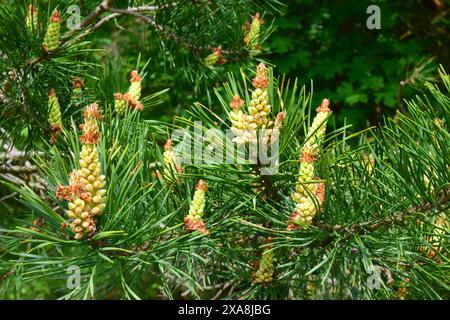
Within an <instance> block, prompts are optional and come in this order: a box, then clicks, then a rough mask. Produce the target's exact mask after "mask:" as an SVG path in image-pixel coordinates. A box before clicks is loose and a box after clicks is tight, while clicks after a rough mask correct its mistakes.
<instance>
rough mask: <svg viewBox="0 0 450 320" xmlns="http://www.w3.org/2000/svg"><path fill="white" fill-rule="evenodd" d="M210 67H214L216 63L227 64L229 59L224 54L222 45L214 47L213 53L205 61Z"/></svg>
mask: <svg viewBox="0 0 450 320" xmlns="http://www.w3.org/2000/svg"><path fill="white" fill-rule="evenodd" d="M203 62H204V63H205V64H206V65H207V66H208V67H212V66H214V65H216V64H225V63H226V62H227V61H226V60H225V59H224V57H223V56H222V46H219V47H217V48H214V49H213V50H212V53H211V54H209V55H208V56H207V57H206V58H205V60H204V61H203Z"/></svg>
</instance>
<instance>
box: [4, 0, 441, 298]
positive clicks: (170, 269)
mask: <svg viewBox="0 0 450 320" xmlns="http://www.w3.org/2000/svg"><path fill="white" fill-rule="evenodd" d="M86 3H88V4H90V2H88V1H86ZM218 3H219V4H218V6H219V8H216V9H223V7H224V6H225V4H226V3H228V2H227V1H224V2H221V1H218ZM231 3H232V4H236V5H238V4H239V5H242V3H241V1H236V2H234V1H231ZM92 4H93V5H92V8H94V11H93V15H91V16H89V17H91V18H87V19H88V20H90V21H86V20H84V22H82V23H81V28H79V29H77V30H64V27H63V26H64V24H63V23H61V25H60V27H61V29H62V30H61V31H62V34H61V38H59V41H58V42H55V41H54V39H51V40H52V41H50V40H49V37H48V36H47V37H46V36H45V33H48V31H45V33H44V30H48V29H49V28H50V26H46V27H44V26H41V23H42V22H44V21H40V18H41V14H42V12H46V11H47V12H53V8H46V9H47V10H44V9H43V7H39V11H38V12H39V16H38V18H39V19H38V23H37V29H38V30H37V32H34V30H33V32H31V31H26V32H17V33H16V34H14V35H12V34H11V32H12V31H14V30H16V31H19V30H30V29H29V28H28V27H27V26H28V25H29V24H30V23H29V21H30V20H29V19H28V20H27V15H28V14H29V13H28V12H29V11H28V5H29V4H28V3H26V2H25V1H23V3H22V2H13V1H10V2H8V1H6V4H5V5H4V6H3V5H2V6H1V7H0V19H2V18H4V19H5V21H6V22H7V23H10V28H9V29H8V30H6V29H5V28H0V32H1V34H0V35H1V36H0V44H1V45H2V46H1V50H2V51H1V54H2V58H3V59H2V62H1V64H0V74H2V78H3V80H4V86H3V88H5V83H9V85H8V86H6V89H8V90H5V89H3V90H2V97H1V99H2V102H1V104H2V107H3V110H5V112H4V113H5V116H3V117H2V118H1V121H0V129H1V134H2V139H3V141H5V142H7V143H8V146H9V148H10V150H4V152H3V150H2V156H3V153H5V155H6V154H7V155H9V156H15V158H14V159H13V158H10V159H9V160H7V161H5V162H4V164H3V163H1V164H0V165H1V166H0V179H1V180H0V183H1V184H0V185H1V189H0V190H2V191H3V190H8V191H9V194H12V195H11V198H14V200H15V201H18V202H19V203H20V205H18V203H15V205H16V206H17V208H19V211H20V212H16V214H17V215H16V216H7V217H2V219H1V220H0V223H2V225H1V226H0V297H5V298H20V297H21V289H22V288H24V286H27V285H33V284H34V283H38V282H42V283H45V285H46V286H48V287H49V288H51V289H52V291H53V292H57V293H58V298H63V299H100V298H126V299H140V298H143V297H144V298H145V297H147V296H146V294H147V292H148V290H149V288H151V287H156V288H157V291H158V293H160V295H161V297H163V298H168V299H173V298H178V297H179V294H180V292H183V295H184V296H188V297H190V298H213V297H214V298H223V299H230V298H242V299H328V298H331V299H448V298H449V292H450V291H449V285H448V284H449V280H450V279H449V276H448V268H449V260H448V255H449V246H448V236H449V226H450V224H449V220H448V217H449V214H450V211H449V210H450V209H449V203H450V202H449V201H450V189H449V183H448V182H449V181H450V170H449V169H450V155H449V153H448V150H450V131H449V127H448V125H449V121H450V76H449V75H447V74H446V73H445V71H444V69H443V68H440V69H439V74H440V77H441V79H442V85H441V86H440V87H439V86H438V85H434V84H430V83H427V84H426V86H425V88H426V89H427V93H426V94H425V95H423V96H420V97H419V96H418V97H417V98H416V99H415V100H413V101H409V102H408V103H407V110H406V111H405V112H404V113H399V114H398V115H397V116H396V117H395V118H393V119H386V120H385V122H384V123H383V124H382V125H380V127H379V128H376V129H371V130H366V131H364V132H356V133H355V132H351V131H349V128H348V127H344V128H338V127H335V126H334V125H333V114H332V111H333V101H330V100H328V99H327V97H321V98H322V99H323V100H322V103H321V105H319V106H313V105H312V103H311V99H312V93H311V90H309V89H308V88H307V87H306V86H300V85H299V82H298V81H297V80H293V81H289V80H286V79H285V78H284V77H282V76H278V72H277V69H276V68H275V69H273V68H272V67H268V66H267V65H266V64H264V63H259V64H258V65H257V66H256V65H254V66H253V67H252V68H250V67H248V66H250V65H252V64H251V63H250V64H248V65H247V66H245V67H243V68H241V69H240V70H239V72H235V73H230V74H229V78H228V80H227V81H226V82H225V83H223V85H222V86H221V87H220V88H215V89H214V90H213V91H214V93H215V95H216V98H217V99H216V100H215V101H218V102H217V104H216V105H214V106H213V105H211V106H205V105H202V104H201V103H196V104H194V105H193V106H192V107H190V108H189V109H187V110H185V111H184V112H182V113H181V114H180V116H178V117H176V118H175V119H174V121H173V122H171V123H167V122H162V121H156V120H150V119H146V118H145V117H144V114H143V111H145V110H146V109H147V108H151V107H154V106H156V105H157V104H158V99H159V97H160V96H161V95H162V94H163V93H165V91H161V92H157V93H149V92H145V90H143V88H144V86H145V83H146V81H151V79H148V78H147V77H146V76H147V73H146V68H145V67H142V65H140V64H138V65H137V66H132V67H129V68H125V67H121V68H114V67H113V66H105V67H103V68H100V67H96V66H93V65H92V64H91V63H90V62H89V61H87V60H79V57H80V56H83V55H85V54H88V53H93V52H94V51H91V49H88V48H87V47H86V45H87V43H84V42H82V41H81V38H83V37H84V36H86V35H84V32H87V31H88V30H90V31H92V32H93V31H95V30H98V29H100V28H101V26H102V25H104V24H105V23H107V22H108V21H109V20H111V19H115V18H118V17H119V16H120V17H122V16H124V15H126V16H132V17H134V18H138V19H139V20H143V21H148V23H149V24H151V25H152V26H153V27H155V28H156V29H157V30H159V31H160V32H161V34H162V35H164V34H166V36H168V37H169V38H170V39H171V41H174V40H175V43H178V44H179V43H180V42H181V43H183V44H185V45H186V46H187V47H188V48H189V47H190V45H189V44H190V43H191V41H194V40H200V39H198V38H197V37H200V36H195V35H192V37H191V38H186V39H184V38H183V39H181V38H179V37H180V36H179V35H174V34H172V33H171V32H170V31H164V30H165V29H163V30H160V28H159V27H157V26H158V25H159V23H162V22H165V23H167V25H170V24H169V22H170V21H169V20H164V19H165V18H166V19H167V17H164V13H162V15H163V16H162V17H161V21H160V20H158V19H159V18H155V19H156V20H153V19H152V18H151V17H152V16H151V15H149V16H146V15H144V14H141V12H146V11H151V10H152V9H151V8H141V9H139V10H137V9H136V10H132V9H129V8H126V9H125V8H116V7H114V6H113V1H108V0H105V1H103V2H102V4H103V5H104V6H98V3H95V5H94V3H92ZM159 5H160V8H159V9H160V10H162V11H163V12H164V11H165V10H166V9H169V7H170V6H169V2H167V3H165V4H164V3H161V4H159ZM163 6H164V7H163ZM105 8H106V9H105ZM130 8H134V7H130ZM153 9H154V8H153ZM195 9H198V8H197V7H196V6H194V5H193V6H192V7H191V6H189V5H186V7H184V6H182V10H181V8H180V10H181V11H180V12H179V13H180V16H176V15H175V16H176V19H175V20H177V21H178V19H180V20H181V21H182V18H183V16H182V13H184V14H186V15H188V14H190V13H191V12H192V11H194V10H195ZM210 9H211V8H207V9H204V10H207V11H208V10H210ZM248 9H249V10H250V9H252V10H255V8H248ZM58 10H59V11H60V12H64V10H62V8H59V7H58ZM97 10H99V11H100V12H97ZM102 10H103V11H102ZM174 10H178V9H174ZM236 11H237V10H236ZM219 12H221V11H220V10H219ZM175 13H176V12H175ZM111 15H113V16H112V17H111ZM51 17H54V14H53V15H52V16H51ZM184 17H185V16H184ZM60 18H61V19H64V16H63V15H61V16H60ZM122 18H123V17H122ZM243 18H244V19H243V21H245V19H248V17H243ZM259 18H260V17H259V15H258V16H254V17H253V22H254V21H255V19H259ZM108 19H109V20H108ZM149 19H150V20H149ZM53 20H55V19H53ZM27 21H28V22H27ZM151 21H153V23H152V22H151ZM243 21H239V23H240V25H241V26H242V24H243V23H242V22H243ZM175 22H176V21H175ZM257 22H258V23H259V26H260V23H261V21H259V20H258V21H257ZM53 23H56V21H53ZM33 24H34V22H33ZM252 25H253V23H252ZM203 27H205V28H207V27H215V28H217V29H218V30H219V31H220V30H223V28H224V26H218V25H215V26H210V25H208V26H203ZM52 28H55V27H54V26H53V27H52ZM255 28H256V27H255ZM33 29H34V27H33ZM92 29H94V30H92ZM180 29H182V28H180ZM240 29H242V28H240ZM169 30H170V29H169ZM180 32H183V30H181V31H180ZM250 32H251V33H250V34H248V37H250V36H251V37H252V39H254V37H256V35H257V34H258V33H257V29H255V30H254V31H253V32H252V31H250ZM259 32H260V31H259ZM167 33H169V34H167ZM55 34H56V33H55ZM241 36H242V35H241ZM45 38H47V40H45ZM12 39H14V40H15V42H14V46H15V47H16V48H19V49H23V48H24V47H26V46H30V48H31V50H30V52H28V51H24V50H21V51H20V54H19V55H17V53H18V51H17V49H15V48H14V47H13V46H11V44H7V42H8V41H11V40H12ZM44 40H45V41H44ZM188 40H189V41H188ZM203 40H205V39H203ZM229 40H230V43H231V40H232V39H229ZM184 41H185V42H186V43H184ZM239 41H240V42H241V45H242V43H244V42H243V37H241V38H240V40H239ZM43 42H45V43H46V44H45V46H44V47H45V48H47V49H48V50H44V52H43V50H42V48H43ZM221 42H222V51H220V53H221V54H226V51H225V50H228V49H225V43H227V41H221ZM11 43H13V42H11ZM251 43H252V44H253V40H252V42H251ZM50 44H51V45H50ZM244 44H245V43H244ZM249 44H250V39H248V41H247V45H249ZM211 45H212V44H211ZM214 45H215V47H214V48H217V45H216V44H214ZM190 48H191V49H192V47H190ZM210 49H211V47H210V48H208V50H205V51H204V52H203V53H204V54H205V55H206V57H207V54H211V53H210ZM191 54H196V53H191ZM213 54H215V53H213ZM216 58H217V55H216V57H212V58H211V59H210V60H208V61H209V62H208V64H209V66H208V67H207V68H206V69H205V70H209V71H211V72H213V71H217V68H218V65H217V61H215V63H211V61H213V60H214V59H216ZM250 59H251V58H250ZM227 60H228V59H227ZM230 60H232V59H230ZM230 60H229V61H230ZM190 63H193V62H190ZM197 63H198V64H197V66H198V68H201V67H204V65H205V64H206V61H205V60H204V57H203V56H201V58H198V59H197ZM188 69H189V68H188V67H187V68H186V70H188ZM195 75H196V76H198V77H199V78H202V75H201V73H196V74H195ZM75 77H79V78H80V79H81V78H83V82H84V83H83V85H81V81H80V79H78V80H76V81H74V78H75ZM119 79H126V81H125V80H124V81H120V80H119ZM192 86H193V87H194V85H192ZM51 88H55V90H54V91H51ZM75 89H82V90H77V91H76V92H74V91H75ZM49 92H50V95H49ZM205 94H206V93H205ZM24 111H28V112H29V114H28V113H27V112H24ZM33 118H36V119H33ZM19 120H20V121H21V122H23V121H25V122H24V123H26V126H25V128H26V129H27V130H23V129H22V127H21V126H18V125H17V124H18V123H19ZM54 125H58V126H59V130H58V132H57V133H58V140H57V141H49V139H48V138H49V133H50V134H53V133H54V132H52V131H51V130H50V129H51V126H54ZM227 129H230V132H231V133H232V135H229V132H227V131H226V130H227ZM180 133H182V134H180ZM192 139H193V140H192ZM27 141H28V142H29V145H28V146H27ZM191 143H195V147H194V148H191V149H189V148H188V147H190V146H191V145H192V144H191ZM230 145H232V146H233V150H230V149H228V147H229V146H230ZM19 147H20V148H22V147H23V148H24V149H27V147H28V150H27V151H28V153H24V152H21V151H19V149H18V148H19ZM234 147H236V148H234ZM196 148H199V149H196ZM11 150H12V151H11ZM199 150H200V151H199ZM220 150H222V151H223V152H224V153H222V154H221V153H220V152H219V151H220ZM13 151H14V152H13ZM189 151H190V152H189ZM263 151H265V152H264V153H263ZM11 152H12V153H11ZM217 155H219V156H217ZM199 156H201V157H202V159H199ZM199 160H200V161H199ZM230 160H231V161H230ZM18 162H20V165H19V164H17V163H18ZM11 192H12V193H11ZM2 205H3V204H2ZM5 207H6V205H5ZM74 266H75V267H76V268H79V270H80V272H81V279H80V283H79V286H75V287H69V286H67V283H68V282H67V275H68V271H70V270H71V268H72V267H74ZM33 290H36V291H39V290H38V288H33Z"/></svg>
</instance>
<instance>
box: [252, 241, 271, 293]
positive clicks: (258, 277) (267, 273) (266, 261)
mask: <svg viewBox="0 0 450 320" xmlns="http://www.w3.org/2000/svg"><path fill="white" fill-rule="evenodd" d="M271 249H272V248H271V247H268V248H267V249H265V250H264V252H263V254H262V258H261V261H260V262H259V267H258V270H257V271H256V272H255V273H254V274H253V281H254V282H255V283H261V284H264V285H266V286H267V285H268V284H269V283H271V282H272V280H273V250H271Z"/></svg>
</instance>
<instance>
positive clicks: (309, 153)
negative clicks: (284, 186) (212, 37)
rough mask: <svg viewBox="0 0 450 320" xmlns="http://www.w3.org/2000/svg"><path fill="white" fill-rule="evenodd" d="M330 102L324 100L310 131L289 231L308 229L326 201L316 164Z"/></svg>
mask: <svg viewBox="0 0 450 320" xmlns="http://www.w3.org/2000/svg"><path fill="white" fill-rule="evenodd" d="M328 107H329V100H328V99H324V100H323V102H322V104H321V106H320V107H319V108H317V115H316V117H315V118H314V120H313V123H312V125H311V127H310V128H309V131H308V137H309V139H308V140H307V142H306V144H305V146H304V148H303V150H302V154H301V157H300V171H299V176H298V181H297V184H296V187H295V192H294V194H293V195H292V199H293V200H294V202H295V209H294V212H293V213H292V214H291V216H290V217H289V220H288V230H295V229H298V228H300V227H308V226H309V225H310V224H311V223H312V221H313V219H314V217H315V216H316V215H317V213H318V212H319V210H320V206H321V205H322V204H323V202H324V200H325V184H324V183H322V182H317V180H318V178H316V177H315V168H314V162H315V161H316V159H317V157H318V148H319V146H320V143H321V141H322V140H323V137H324V135H325V131H326V124H325V120H326V118H327V116H328V113H329V112H330V109H329V108H328Z"/></svg>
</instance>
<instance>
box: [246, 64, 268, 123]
mask: <svg viewBox="0 0 450 320" xmlns="http://www.w3.org/2000/svg"><path fill="white" fill-rule="evenodd" d="M253 86H254V87H255V90H254V91H253V92H252V100H251V101H250V118H249V122H250V123H254V124H255V125H256V127H257V128H266V126H267V125H268V124H269V120H268V119H267V116H268V115H269V114H270V110H271V106H270V104H269V96H268V91H267V87H268V86H269V80H268V79H267V67H266V66H265V65H264V63H260V64H259V65H258V67H257V68H256V77H255V78H254V79H253Z"/></svg>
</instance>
